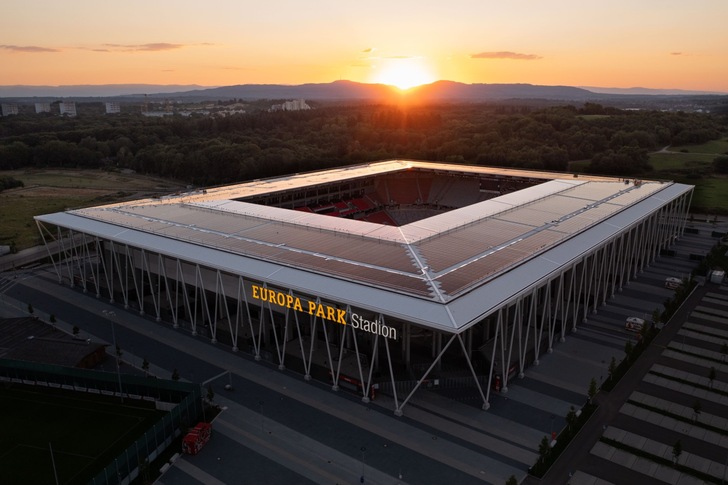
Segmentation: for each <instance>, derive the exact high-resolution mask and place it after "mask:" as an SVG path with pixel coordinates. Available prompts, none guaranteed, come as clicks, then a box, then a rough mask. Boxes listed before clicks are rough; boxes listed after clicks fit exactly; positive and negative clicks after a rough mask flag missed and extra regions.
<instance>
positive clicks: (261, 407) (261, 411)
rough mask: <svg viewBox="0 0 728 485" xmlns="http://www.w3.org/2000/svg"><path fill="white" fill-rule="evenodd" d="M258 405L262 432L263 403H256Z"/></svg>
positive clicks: (261, 430)
mask: <svg viewBox="0 0 728 485" xmlns="http://www.w3.org/2000/svg"><path fill="white" fill-rule="evenodd" d="M258 404H260V432H261V433H262V432H263V401H258Z"/></svg>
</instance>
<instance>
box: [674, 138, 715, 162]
mask: <svg viewBox="0 0 728 485" xmlns="http://www.w3.org/2000/svg"><path fill="white" fill-rule="evenodd" d="M669 150H670V151H671V152H680V151H683V150H685V151H686V152H688V153H707V154H712V155H714V157H713V158H715V156H717V155H721V154H728V138H723V139H720V140H712V141H709V142H707V143H703V144H701V145H681V146H673V147H670V148H669Z"/></svg>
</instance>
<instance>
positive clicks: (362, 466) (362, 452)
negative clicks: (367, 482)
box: [359, 446, 367, 483]
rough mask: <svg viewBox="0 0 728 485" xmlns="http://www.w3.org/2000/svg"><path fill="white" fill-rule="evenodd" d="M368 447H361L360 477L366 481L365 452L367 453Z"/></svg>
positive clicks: (362, 481) (362, 480) (361, 480)
mask: <svg viewBox="0 0 728 485" xmlns="http://www.w3.org/2000/svg"><path fill="white" fill-rule="evenodd" d="M366 451H367V448H366V446H362V447H361V478H360V479H359V482H361V483H364V454H365V453H366Z"/></svg>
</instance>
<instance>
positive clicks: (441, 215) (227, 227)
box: [36, 160, 693, 415]
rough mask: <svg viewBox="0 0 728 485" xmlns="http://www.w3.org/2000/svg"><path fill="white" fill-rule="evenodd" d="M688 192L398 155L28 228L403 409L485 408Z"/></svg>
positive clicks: (99, 273) (264, 349) (72, 263)
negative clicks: (464, 391)
mask: <svg viewBox="0 0 728 485" xmlns="http://www.w3.org/2000/svg"><path fill="white" fill-rule="evenodd" d="M692 190H693V187H692V186H688V185H682V184H678V183H673V182H666V181H645V180H633V179H619V178H607V177H594V176H585V175H575V174H555V173H545V172H532V171H523V170H509V169H495V168H486V167H472V166H460V165H448V164H438V163H426V162H416V161H401V160H394V161H387V162H380V163H372V164H366V165H357V166H350V167H345V168H340V169H333V170H325V171H319V172H313V173H306V174H295V175H291V176H286V177H280V178H273V179H264V180H256V181H253V182H248V183H243V184H238V185H231V186H224V187H216V188H207V189H204V190H194V191H190V192H185V193H178V194H174V195H170V196H165V197H160V198H152V199H145V200H137V201H132V202H124V203H118V204H112V205H106V206H100V207H93V208H87V209H78V210H69V211H66V212H62V213H56V214H49V215H42V216H37V217H36V222H37V225H38V228H39V230H40V233H41V235H42V236H43V239H44V241H45V242H46V244H51V243H54V244H55V243H56V242H57V243H58V244H60V245H61V248H62V251H61V252H60V253H58V255H57V256H51V257H52V260H53V266H54V268H55V271H56V273H57V276H58V281H59V283H62V284H69V285H72V286H79V287H81V288H82V289H83V290H84V291H88V292H91V293H94V294H95V295H96V296H97V297H104V298H108V299H109V300H110V301H111V302H114V303H118V304H122V305H123V306H124V307H125V308H129V309H131V310H134V311H138V312H140V313H143V314H146V315H151V316H152V317H154V318H156V320H157V321H159V322H164V323H166V324H170V325H173V326H174V327H175V328H182V329H187V330H189V331H190V332H191V333H192V334H193V335H197V336H200V337H207V338H209V339H210V341H211V342H212V343H215V344H218V345H228V346H230V347H232V349H233V350H235V351H238V350H242V351H245V352H250V353H251V354H252V355H254V356H255V358H256V360H261V359H262V360H266V361H270V362H273V363H275V364H276V365H278V367H279V368H280V369H284V368H289V369H292V370H295V371H298V372H300V373H301V374H302V375H303V376H304V378H305V379H307V380H309V379H312V378H313V379H316V380H320V381H327V382H330V383H331V385H332V388H333V389H334V390H338V389H339V388H340V387H345V388H349V389H350V390H352V391H354V392H357V393H359V394H360V395H361V397H362V399H363V400H364V401H368V400H369V399H370V398H372V396H374V395H375V393H376V391H377V390H378V391H379V392H386V393H387V394H389V395H391V396H392V398H393V402H394V412H395V413H396V414H398V415H399V414H401V413H402V410H403V408H404V407H405V406H406V404H407V402H408V401H409V400H410V399H411V397H412V396H413V395H414V394H415V393H416V392H417V391H418V390H419V389H421V388H422V387H425V386H426V387H432V386H438V385H439V386H469V387H470V388H471V389H473V390H475V391H476V392H477V395H478V396H479V402H480V403H481V405H482V407H483V409H487V408H488V407H489V400H490V396H491V394H492V393H493V392H507V391H508V385H509V382H510V381H511V380H512V379H514V378H515V377H517V376H520V377H522V376H523V373H524V371H525V369H526V368H527V367H528V366H529V365H538V363H539V358H540V357H541V356H542V355H543V354H544V353H546V352H548V353H550V352H551V351H552V349H553V346H554V345H555V344H556V342H557V341H563V339H564V338H565V337H566V336H567V335H568V334H569V333H570V332H576V331H577V330H578V326H579V324H580V323H581V322H583V321H585V320H586V319H587V316H588V315H589V314H590V313H592V312H596V311H597V309H598V308H599V307H600V306H601V305H602V304H604V303H605V302H606V301H607V299H609V298H610V297H611V296H613V295H614V293H615V292H618V291H620V290H621V288H622V286H624V285H627V284H628V282H629V281H630V279H632V278H634V277H636V275H637V274H638V273H639V272H640V271H641V270H642V269H643V268H644V267H645V266H646V265H649V264H650V262H651V261H653V260H654V258H656V257H657V256H658V255H659V254H660V252H661V251H663V250H666V249H667V248H669V247H670V246H671V245H672V244H673V242H674V241H675V240H676V239H677V238H679V237H680V236H681V235H682V233H683V231H684V227H685V221H686V215H687V212H688V209H689V206H690V200H691V197H692ZM49 255H53V253H52V252H51V251H49Z"/></svg>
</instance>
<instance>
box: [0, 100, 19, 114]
mask: <svg viewBox="0 0 728 485" xmlns="http://www.w3.org/2000/svg"><path fill="white" fill-rule="evenodd" d="M0 114H1V115H2V116H10V115H16V114H18V105H17V104H10V103H3V104H1V105H0Z"/></svg>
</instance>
